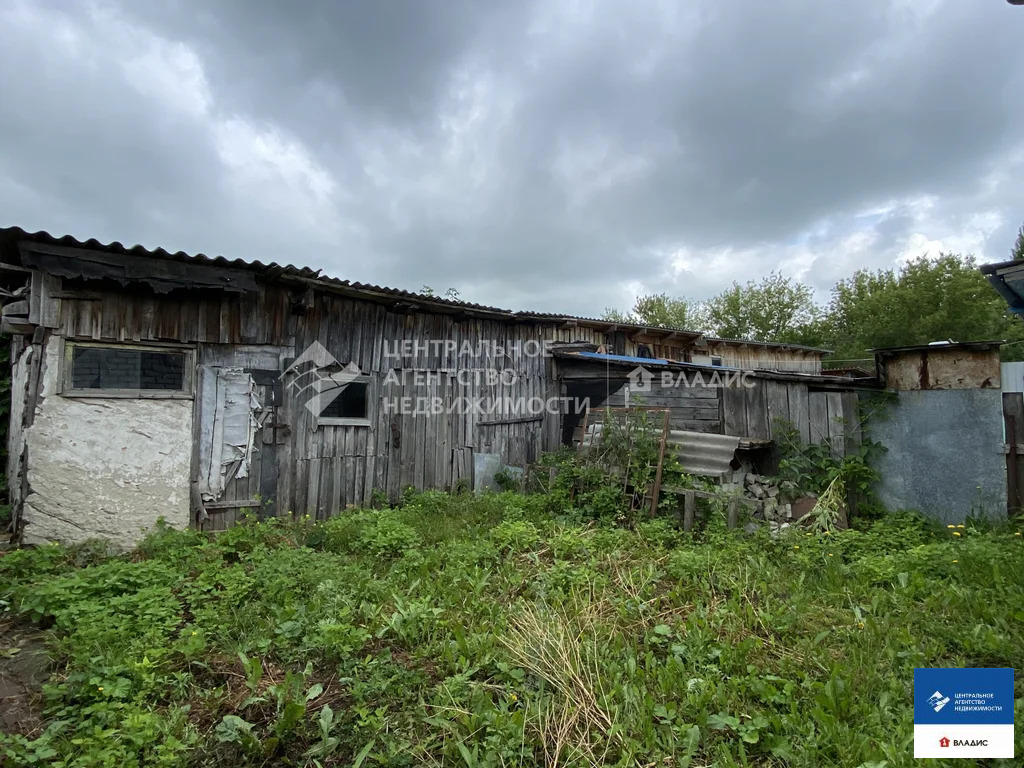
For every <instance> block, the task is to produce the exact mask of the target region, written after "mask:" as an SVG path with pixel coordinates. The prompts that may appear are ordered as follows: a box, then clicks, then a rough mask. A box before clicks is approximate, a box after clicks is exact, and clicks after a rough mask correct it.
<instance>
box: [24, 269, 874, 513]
mask: <svg viewBox="0 0 1024 768" xmlns="http://www.w3.org/2000/svg"><path fill="white" fill-rule="evenodd" d="M95 286H96V284H86V283H83V282H82V281H77V280H63V281H61V280H60V279H58V278H53V277H52V276H47V277H46V278H45V279H42V278H41V279H39V280H33V282H32V291H33V298H34V299H35V302H34V303H32V304H31V306H30V309H31V311H32V312H33V313H36V317H37V320H38V321H39V322H40V323H41V324H42V325H44V326H45V327H48V328H51V329H53V331H54V332H55V333H57V334H60V335H62V336H64V337H66V338H69V339H80V340H81V339H86V340H93V341H114V342H142V343H153V342H165V343H178V344H188V345H192V346H195V347H197V348H198V349H199V351H200V357H201V358H202V357H203V350H204V349H205V348H206V347H207V345H218V346H222V347H225V348H229V347H233V346H237V345H248V346H250V347H268V348H269V347H274V348H287V349H290V350H294V352H295V353H296V354H298V353H301V351H302V350H304V349H305V348H306V347H307V346H308V345H309V344H311V343H312V342H314V341H317V342H319V343H320V344H322V345H323V346H324V347H325V348H326V349H327V351H328V352H330V353H331V354H332V355H333V356H334V357H335V358H336V359H337V360H338V361H339V362H340V363H342V364H347V363H354V364H355V365H356V366H358V368H359V370H360V371H361V372H362V373H363V374H365V375H366V376H367V377H368V380H369V412H368V420H369V424H368V425H366V426H335V425H331V424H326V423H325V424H320V423H319V420H318V419H316V418H315V417H314V415H313V414H311V413H309V411H308V410H307V409H306V408H305V407H304V404H303V403H302V402H301V401H300V400H299V399H298V398H297V397H295V396H294V394H293V393H292V392H291V391H290V390H289V389H288V387H287V386H285V387H284V388H283V398H282V402H281V404H280V405H279V406H278V408H277V410H276V416H275V420H274V423H275V424H276V425H277V426H278V428H279V429H280V430H281V432H279V433H278V434H279V435H282V434H283V435H287V437H285V438H282V439H279V440H277V441H276V442H273V444H272V445H271V444H270V443H265V442H264V440H265V435H262V434H261V435H260V436H259V439H258V440H257V444H258V445H259V446H261V448H262V446H263V445H266V446H267V447H266V449H265V452H264V453H263V455H262V456H261V457H260V461H259V462H258V464H255V465H254V467H253V474H252V475H250V477H249V478H247V479H246V480H245V482H244V483H241V482H238V483H233V484H231V485H230V487H229V488H227V489H226V490H225V494H224V497H223V498H221V499H218V501H220V502H222V503H224V504H226V505H229V506H226V507H223V508H222V510H221V511H217V512H214V510H211V517H212V516H214V515H216V516H217V519H216V520H215V521H213V522H211V523H210V525H211V526H212V527H222V526H226V525H228V524H230V522H231V521H232V520H233V519H234V517H235V516H236V515H237V514H238V512H239V510H240V509H242V507H240V506H230V505H231V504H233V503H235V504H237V503H239V502H244V501H247V500H248V499H250V498H256V496H257V495H260V496H266V494H267V493H268V492H269V489H271V488H274V489H275V494H276V499H274V501H275V502H276V503H275V506H274V508H275V510H276V512H277V513H279V514H281V513H288V512H294V513H302V514H306V513H308V514H310V515H315V516H317V517H324V516H327V515H331V514H334V513H336V512H337V511H338V510H340V509H343V508H345V507H346V506H348V505H352V504H365V503H367V502H368V501H369V500H370V497H371V495H372V493H373V491H374V489H381V490H383V491H385V492H386V493H387V494H388V495H389V496H391V497H392V498H395V497H397V496H398V495H399V494H400V493H401V491H402V489H404V488H405V487H407V486H410V485H412V486H415V487H418V488H441V489H445V488H451V487H453V486H454V485H456V484H458V483H460V482H467V481H470V480H471V478H472V468H473V463H474V455H475V454H476V453H481V452H482V453H498V454H500V455H501V456H502V458H503V460H504V462H505V463H508V464H513V465H526V464H530V463H533V462H535V461H536V459H537V458H538V456H539V455H540V453H541V452H542V451H543V450H551V449H554V448H556V447H557V446H558V445H559V443H560V440H561V416H560V414H558V413H555V412H552V411H551V410H549V409H548V408H543V409H542V410H541V411H540V412H537V413H535V412H534V411H532V410H528V411H526V412H523V411H522V410H517V408H516V407H515V406H514V405H513V403H523V402H525V403H527V404H531V403H532V404H544V403H546V401H548V399H549V398H557V397H559V396H563V395H565V393H566V392H565V389H564V383H563V382H562V381H561V380H560V379H559V378H558V377H557V376H556V372H557V367H558V366H557V365H556V364H555V362H554V361H553V360H552V359H550V358H548V357H545V356H543V355H540V354H536V352H537V351H539V350H540V349H541V347H542V346H543V345H544V343H545V342H548V343H550V342H559V341H561V342H573V341H583V342H586V343H589V344H595V345H602V344H603V345H606V346H608V345H609V344H611V343H612V341H613V338H612V337H613V334H611V333H609V332H607V331H606V330H604V329H600V328H591V327H588V326H586V325H580V324H574V323H564V322H562V321H549V320H538V321H537V322H530V321H526V320H524V321H519V322H510V321H509V320H508V319H503V318H500V317H497V316H493V315H488V314H487V313H485V312H472V311H470V310H465V311H462V310H457V309H453V310H452V311H451V312H446V311H440V310H439V311H436V312H428V311H424V309H423V308H421V309H420V311H413V308H411V307H408V306H405V307H403V306H401V305H399V304H398V303H396V302H395V301H389V300H388V299H386V298H382V299H380V301H379V302H378V301H371V300H366V299H361V298H355V297H351V296H346V295H340V294H335V293H328V292H324V291H320V290H317V291H310V289H309V288H310V287H309V285H306V284H291V285H289V284H284V283H277V282H267V283H261V284H260V285H259V289H258V290H257V291H255V292H251V293H246V294H242V295H237V294H224V293H220V292H215V291H200V290H195V291H189V292H178V293H174V294H170V295H157V294H153V293H150V292H145V291H141V290H140V291H135V290H129V289H123V290H122V289H116V288H108V287H106V286H103V287H100V288H98V289H97V288H96V287H95ZM381 302H387V304H386V305H385V303H381ZM37 307H38V309H37ZM644 339H645V337H643V335H642V334H634V335H633V336H632V337H627V339H626V349H625V352H626V354H635V353H636V351H637V347H638V345H639V344H640V343H646V342H645V341H644ZM431 341H433V342H441V344H435V345H430V344H427V343H426V342H431ZM620 341H621V339H620ZM647 341H651V340H650V339H649V340H647ZM404 342H412V345H411V347H403V343H404ZM444 342H448V343H450V344H453V345H454V346H446V345H445V344H444ZM673 343H674V342H673V341H671V340H668V341H665V340H662V341H661V342H660V343H659V344H658V345H657V346H655V348H654V350H653V351H654V352H655V354H664V355H666V356H672V357H682V356H683V354H684V351H685V349H684V348H685V341H680V342H678V343H679V346H678V348H676V347H674V346H673ZM498 347H501V348H502V349H503V351H501V352H499V351H498V350H497V348H498ZM729 349H730V347H729V345H719V348H718V349H717V350H716V352H715V353H716V354H723V356H725V354H726V353H727V352H728V350H729ZM737 350H739V351H743V350H742V348H741V347H737ZM751 350H753V351H751ZM478 351H479V352H480V354H477V352H478ZM747 351H748V352H749V354H750V355H754V354H755V352H756V356H757V357H758V358H759V359H760V358H761V357H765V356H768V357H772V356H774V357H773V359H776V360H777V359H778V358H779V356H780V355H781V356H785V355H790V356H792V357H793V359H796V358H797V357H799V358H800V359H806V358H807V356H805V355H803V353H796V352H788V351H782V350H763V349H755V348H749V350H747ZM745 354H746V353H745ZM811 357H814V356H811ZM730 359H731V358H730ZM727 362H728V360H727ZM765 362H766V363H767V362H768V361H767V358H766V359H765ZM488 371H491V372H493V373H492V376H494V375H496V376H497V379H495V378H493V377H492V378H490V379H489V378H487V372H488ZM467 374H469V375H467ZM615 386H616V388H618V387H620V386H621V381H619V382H617V383H616V385H615ZM260 395H261V396H263V397H266V392H265V390H261V391H260ZM495 400H505V401H508V402H507V405H506V406H505V407H498V408H495V409H493V410H490V409H489V410H487V412H482V411H481V409H480V407H479V406H478V405H477V404H480V405H484V406H488V407H489V406H491V405H493V403H494V401H495ZM669 401H671V402H669ZM403 403H404V405H405V406H408V405H410V404H411V405H412V407H413V412H409V409H408V408H407V407H402V406H401V405H400V404H403ZM435 404H436V405H435ZM648 404H652V405H668V406H670V407H672V408H673V411H674V416H673V421H672V426H673V428H674V429H692V430H697V431H704V432H717V433H721V432H724V433H726V434H738V435H741V436H748V437H760V438H764V439H767V438H769V437H771V435H772V419H773V414H774V415H775V416H780V417H781V416H785V417H787V420H788V421H791V422H792V423H794V424H795V425H797V427H798V429H800V431H801V434H802V435H805V436H806V438H807V439H811V440H813V439H820V438H821V437H822V436H837V437H841V439H840V442H842V443H844V444H849V443H850V441H851V440H854V439H855V435H853V434H847V433H844V432H842V431H838V430H836V429H834V428H833V426H832V422H833V421H834V418H835V417H836V416H838V415H842V416H844V417H846V418H848V419H849V418H850V416H849V414H848V413H847V411H848V410H849V408H848V399H847V398H845V397H844V396H842V395H839V394H835V395H834V396H833V395H825V394H824V393H816V392H811V393H808V391H807V386H806V385H804V384H788V383H787V384H785V385H782V384H780V383H779V382H772V383H771V386H768V385H766V384H765V383H764V382H763V381H761V380H760V379H758V384H757V386H755V387H754V388H752V389H713V388H707V389H704V388H683V389H681V390H678V391H672V392H669V391H655V392H652V393H650V396H649V398H648ZM424 406H425V407H424ZM396 407H397V410H396ZM197 422H198V419H197ZM264 429H266V427H264ZM271 454H274V456H273V458H271V456H270V455H271Z"/></svg>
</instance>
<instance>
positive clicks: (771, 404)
mask: <svg viewBox="0 0 1024 768" xmlns="http://www.w3.org/2000/svg"><path fill="white" fill-rule="evenodd" d="M751 381H753V383H754V386H753V387H750V388H732V387H729V388H724V389H723V390H722V403H723V423H724V433H725V434H727V435H736V436H738V437H751V438H757V439H760V440H769V439H776V438H777V437H778V436H779V434H780V428H781V427H782V426H783V424H785V425H788V426H791V427H793V428H795V429H796V431H797V433H798V434H799V436H800V439H801V441H802V442H803V443H820V442H823V441H828V443H829V444H830V445H831V446H832V448H833V450H834V451H835V452H836V453H837V454H838V455H845V454H846V453H847V451H848V450H852V449H854V448H855V447H856V446H858V445H859V444H860V441H861V431H860V425H859V423H858V418H859V417H858V410H857V394H856V392H852V391H846V392H844V391H832V390H830V391H815V390H813V389H811V386H812V385H811V384H809V383H804V382H799V381H782V380H774V379H770V378H763V377H753V378H752V379H751Z"/></svg>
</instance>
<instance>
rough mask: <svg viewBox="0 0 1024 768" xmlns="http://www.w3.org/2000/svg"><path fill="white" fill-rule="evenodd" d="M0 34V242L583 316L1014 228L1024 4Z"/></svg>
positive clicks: (93, 15) (829, 269)
mask: <svg viewBox="0 0 1024 768" xmlns="http://www.w3.org/2000/svg"><path fill="white" fill-rule="evenodd" d="M0 18H2V20H3V22H4V26H5V28H6V29H9V30H13V31H14V32H13V34H12V35H11V40H12V41H13V46H11V47H9V48H8V50H7V51H5V53H3V54H0V57H2V58H3V59H4V65H3V67H2V68H0V99H2V101H0V104H3V105H4V106H3V107H0V141H3V142H4V146H5V147H6V149H7V151H5V153H3V156H2V157H0V203H2V205H3V209H2V210H3V211H4V212H5V213H4V219H5V223H20V224H22V225H24V226H29V227H44V228H47V229H49V230H51V231H57V232H62V231H64V230H70V231H72V232H73V233H74V234H77V235H79V236H81V237H89V236H97V237H101V238H109V239H122V240H141V241H143V242H144V243H145V244H147V245H151V246H155V245H165V246H167V247H174V248H185V249H191V250H205V251H219V252H223V253H226V254H228V255H231V256H241V257H243V258H261V259H264V260H266V259H274V260H278V261H290V262H295V263H309V264H312V265H314V266H317V267H323V268H324V269H325V270H326V271H328V272H330V273H332V274H338V275H343V276H345V277H351V278H353V279H359V280H368V281H375V282H380V283H387V284H392V285H397V286H400V287H407V288H414V289H415V288H418V287H419V286H420V285H423V284H429V285H431V286H432V287H433V288H434V289H435V290H444V289H445V288H448V287H450V286H451V287H457V288H459V289H460V290H461V291H462V293H463V296H465V297H466V298H469V299H472V300H476V301H481V302H485V303H493V304H499V305H510V306H514V307H517V308H536V309H552V310H554V309H558V310H563V311H570V312H577V313H583V314H596V313H599V312H601V310H602V309H603V308H604V307H605V306H607V305H609V304H618V305H625V304H627V303H628V302H629V301H630V297H631V293H632V292H633V291H636V290H641V291H645V290H646V291H662V290H668V291H670V292H677V293H683V294H688V295H691V296H697V297H701V296H705V295H708V294H710V293H712V292H714V291H716V290H718V289H720V288H721V287H723V286H724V285H726V284H728V283H729V282H731V281H732V280H733V279H739V280H740V281H745V280H746V279H750V278H753V277H757V276H758V275H759V274H762V273H766V272H768V271H770V270H772V269H777V268H781V269H782V270H783V271H786V272H789V273H792V274H796V275H798V276H802V277H804V278H805V279H807V280H809V281H810V282H811V283H812V284H814V285H815V286H816V287H817V288H818V289H819V290H820V291H822V292H823V293H824V292H826V291H827V289H828V286H829V285H830V284H831V283H832V282H833V281H834V280H835V279H837V278H838V277H842V276H844V275H845V274H848V273H849V272H850V271H852V270H853V269H855V268H858V267H860V266H870V267H877V266H889V265H892V264H893V263H895V262H896V261H898V260H899V259H902V258H907V257H909V256H913V255H916V252H917V251H919V250H921V249H923V250H926V251H930V250H935V249H937V248H943V249H947V250H950V249H952V250H971V251H974V252H977V253H978V254H979V255H981V256H984V257H989V258H1002V257H1004V256H1005V255H1006V253H1007V250H1008V248H1009V243H1010V242H1012V234H1013V233H1014V232H1015V231H1016V228H1017V226H1019V224H1020V221H1021V220H1024V192H1022V183H1021V181H1020V179H1021V178H1024V175H1022V171H1024V138H1022V137H1021V135H1020V131H1019V130H1018V127H1019V126H1020V125H1021V124H1024V100H1022V99H1020V98H1019V94H1020V93H1024V64H1022V57H1020V55H1019V53H1018V48H1019V40H1020V39H1022V36H1024V11H1022V10H1020V9H1016V8H1012V7H1010V6H1008V5H1007V4H1005V3H1001V2H998V1H997V0H977V2H971V3H963V2H956V1H955V0H947V1H946V2H941V0H913V1H912V0H892V1H891V2H883V0H865V1H864V2H859V3H842V4H840V3H807V2H795V1H793V2H779V3H772V4H738V3H722V2H710V1H708V2H703V3H678V4H672V3H637V4H631V5H629V6H624V5H621V4H617V3H607V4H589V3H580V2H574V1H572V2H570V1H569V0H566V2H536V3H533V4H530V3H521V2H507V3H496V2H495V3H479V2H469V1H468V0H466V1H465V2H462V1H461V0H460V1H459V2H443V1H441V0H437V1H436V2H412V1H411V0H409V1H408V2H382V3H334V2H320V3H314V2H310V3H300V4H280V3H272V2H258V3H257V2H241V1H240V0H235V1H234V2H221V3H217V4H209V3H200V2H184V1H181V2H177V3H170V4H155V3H153V4H137V3H124V4H116V3H111V4H100V5H95V6H80V7H77V9H76V10H73V11H67V10H64V9H63V6H58V5H56V4H54V5H50V6H39V5H36V4H29V3H27V2H24V3H21V2H12V3H11V4H10V5H9V6H7V7H6V8H3V7H0ZM41 51H45V52H46V55H45V56H40V55H39V53H40V52H41Z"/></svg>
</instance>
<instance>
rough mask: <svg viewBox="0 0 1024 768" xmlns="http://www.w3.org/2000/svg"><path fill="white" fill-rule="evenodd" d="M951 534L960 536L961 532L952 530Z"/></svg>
mask: <svg viewBox="0 0 1024 768" xmlns="http://www.w3.org/2000/svg"><path fill="white" fill-rule="evenodd" d="M953 535H954V536H962V535H963V534H962V533H960V531H953Z"/></svg>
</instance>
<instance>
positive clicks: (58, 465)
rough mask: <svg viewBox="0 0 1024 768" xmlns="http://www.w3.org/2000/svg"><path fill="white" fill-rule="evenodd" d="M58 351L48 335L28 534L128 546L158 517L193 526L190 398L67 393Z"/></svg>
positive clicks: (34, 432)
mask: <svg viewBox="0 0 1024 768" xmlns="http://www.w3.org/2000/svg"><path fill="white" fill-rule="evenodd" d="M61 350H62V344H61V339H60V338H58V337H51V338H50V340H49V341H48V343H47V345H46V353H45V354H46V357H45V363H44V365H45V369H44V372H43V379H42V392H41V395H40V400H39V402H38V404H37V407H36V414H35V421H34V422H33V424H32V426H31V427H30V428H29V429H28V430H26V435H25V439H26V442H27V446H28V467H27V473H28V475H27V476H28V487H29V492H28V495H27V496H26V498H25V501H24V507H23V510H22V517H23V520H24V522H25V534H24V538H25V541H26V542H27V543H40V542H45V541H61V542H65V543H73V542H79V541H83V540H85V539H89V538H95V537H102V538H105V539H109V540H110V541H111V542H112V543H114V544H116V545H119V546H122V547H131V546H133V545H134V544H135V543H136V542H137V541H138V540H139V539H140V538H141V537H142V536H143V535H144V534H145V532H146V531H147V530H148V529H150V528H152V527H153V526H154V525H155V524H156V522H157V520H158V518H161V517H162V518H163V519H164V520H165V521H166V522H167V523H168V524H169V525H171V526H173V527H175V528H186V527H188V524H189V498H190V496H189V474H190V465H191V453H192V401H191V400H150V399H131V398H109V399H108V398H94V397H90V398H76V397H62V396H61V395H59V394H57V389H58V383H59V382H58V376H59V365H58V363H59V360H60V356H61Z"/></svg>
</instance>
